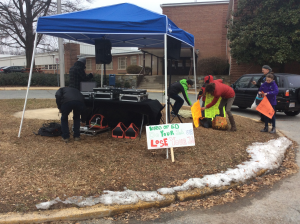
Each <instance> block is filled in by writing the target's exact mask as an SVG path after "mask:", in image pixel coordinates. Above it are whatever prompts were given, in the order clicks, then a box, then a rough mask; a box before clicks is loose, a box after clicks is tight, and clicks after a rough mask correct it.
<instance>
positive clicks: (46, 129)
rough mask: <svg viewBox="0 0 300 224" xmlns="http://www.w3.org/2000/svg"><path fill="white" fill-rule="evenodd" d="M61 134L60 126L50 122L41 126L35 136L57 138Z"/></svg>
mask: <svg viewBox="0 0 300 224" xmlns="http://www.w3.org/2000/svg"><path fill="white" fill-rule="evenodd" d="M33 133H34V132H33ZM34 134H36V133H34ZM61 134H62V132H61V125H60V124H59V123H55V122H51V123H45V124H43V127H41V128H40V129H39V131H38V133H37V134H36V135H41V136H48V137H57V136H61Z"/></svg>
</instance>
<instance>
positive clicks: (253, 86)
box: [250, 75, 261, 88]
mask: <svg viewBox="0 0 300 224" xmlns="http://www.w3.org/2000/svg"><path fill="white" fill-rule="evenodd" d="M260 77H261V75H260V76H254V77H253V79H252V80H251V82H252V81H255V82H256V83H257V81H258V80H259V78H260ZM251 82H250V88H258V87H257V86H256V85H253V84H252V83H251Z"/></svg>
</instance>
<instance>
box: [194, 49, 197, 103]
mask: <svg viewBox="0 0 300 224" xmlns="http://www.w3.org/2000/svg"><path fill="white" fill-rule="evenodd" d="M193 63H194V81H195V96H196V102H197V85H196V83H197V80H196V60H195V47H193Z"/></svg>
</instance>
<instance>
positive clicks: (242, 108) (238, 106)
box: [238, 106, 247, 110]
mask: <svg viewBox="0 0 300 224" xmlns="http://www.w3.org/2000/svg"><path fill="white" fill-rule="evenodd" d="M238 107H239V108H240V109H242V110H244V109H246V108H247V107H240V106H238Z"/></svg>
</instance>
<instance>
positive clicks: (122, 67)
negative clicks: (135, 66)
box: [118, 57, 127, 70]
mask: <svg viewBox="0 0 300 224" xmlns="http://www.w3.org/2000/svg"><path fill="white" fill-rule="evenodd" d="M126 67H127V66H126V57H120V58H118V69H119V70H125V69H126Z"/></svg>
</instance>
